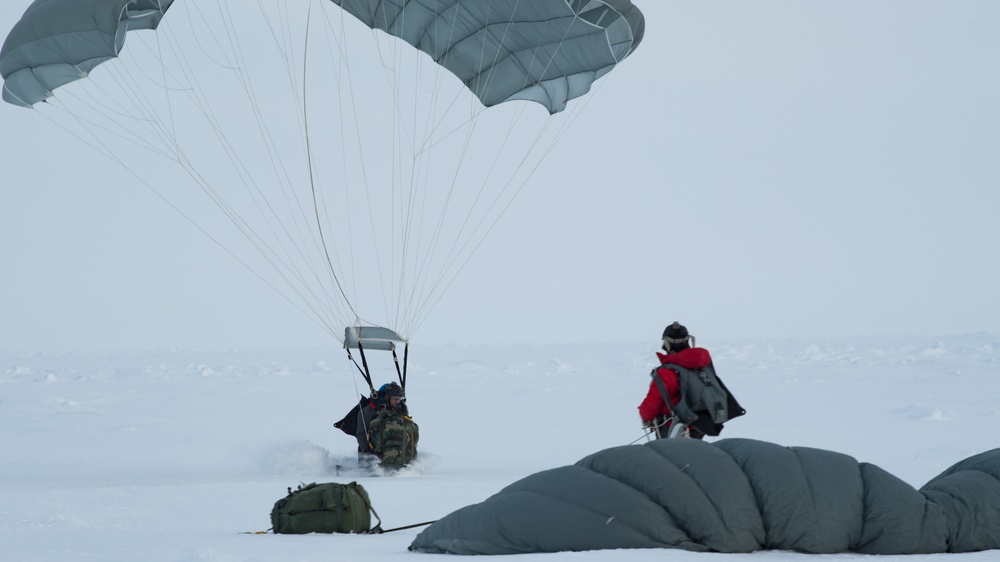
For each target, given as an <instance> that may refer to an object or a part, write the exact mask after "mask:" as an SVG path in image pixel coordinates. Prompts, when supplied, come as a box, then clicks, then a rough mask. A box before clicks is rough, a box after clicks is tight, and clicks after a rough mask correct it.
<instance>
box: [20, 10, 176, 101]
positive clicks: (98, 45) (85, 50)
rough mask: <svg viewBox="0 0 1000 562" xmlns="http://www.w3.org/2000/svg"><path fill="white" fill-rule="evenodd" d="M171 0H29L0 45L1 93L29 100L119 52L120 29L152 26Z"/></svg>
mask: <svg viewBox="0 0 1000 562" xmlns="http://www.w3.org/2000/svg"><path fill="white" fill-rule="evenodd" d="M173 1H174V0H35V1H34V2H32V3H31V5H30V6H28V9H27V10H26V11H25V12H24V15H23V16H21V20H20V21H18V22H17V24H16V25H14V28H13V29H12V30H11V32H10V34H9V35H8V36H7V40H6V41H4V44H3V50H2V51H0V75H2V76H3V78H4V85H3V99H4V101H6V102H9V103H12V104H14V105H23V106H26V107H29V106H32V105H34V104H35V103H37V102H40V101H43V100H45V99H46V98H48V97H50V96H51V95H52V92H53V90H55V89H56V88H58V87H60V86H63V85H65V84H68V83H70V82H73V81H74V80H80V79H81V78H86V77H87V75H88V74H89V73H90V71H91V70H93V69H94V67H96V66H97V65H99V64H101V63H102V62H105V61H107V60H110V59H113V58H115V57H116V56H118V53H119V52H121V50H122V47H123V46H124V44H125V34H126V33H127V32H128V31H130V30H134V29H155V28H156V26H157V25H158V24H159V23H160V20H161V19H162V18H163V14H164V13H165V12H166V11H167V8H169V7H170V5H171V4H172V3H173Z"/></svg>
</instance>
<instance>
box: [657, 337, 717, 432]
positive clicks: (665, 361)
mask: <svg viewBox="0 0 1000 562" xmlns="http://www.w3.org/2000/svg"><path fill="white" fill-rule="evenodd" d="M694 343H695V339H694V336H692V335H690V334H688V330H687V328H685V327H684V326H683V325H682V324H681V323H680V322H674V323H673V324H671V325H669V326H667V328H666V329H665V330H663V351H664V353H659V352H657V354H656V356H657V357H658V358H659V360H660V366H659V367H658V368H657V369H656V376H657V377H658V378H659V379H660V380H661V381H662V382H663V386H664V387H665V388H666V390H667V395H668V396H669V397H670V404H667V403H666V402H665V401H664V400H663V393H662V392H661V391H660V385H658V384H657V383H656V380H655V379H654V380H653V381H651V382H650V383H649V391H648V392H647V393H646V398H645V399H644V400H643V401H642V403H641V404H639V417H640V418H642V424H643V425H644V426H646V427H649V428H652V429H653V430H654V431H655V433H656V435H657V437H665V436H666V435H667V433H668V432H669V430H670V425H671V423H672V420H671V418H670V416H671V409H670V407H671V406H672V405H674V404H676V403H678V402H679V401H680V399H681V396H680V381H679V380H678V378H677V373H676V372H674V371H673V370H671V369H670V365H678V366H681V367H685V368H687V369H691V370H698V369H703V368H705V367H707V366H709V365H710V364H711V363H712V356H711V355H710V354H709V353H708V350H707V349H705V348H702V347H694ZM686 430H687V431H688V432H689V434H690V436H691V437H694V438H696V439H701V438H702V437H704V434H702V433H701V432H700V431H698V430H697V429H695V428H693V427H689V428H686Z"/></svg>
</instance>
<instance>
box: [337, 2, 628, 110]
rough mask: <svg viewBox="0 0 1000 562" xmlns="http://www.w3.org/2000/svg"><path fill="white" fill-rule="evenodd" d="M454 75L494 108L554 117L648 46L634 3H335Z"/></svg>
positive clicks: (485, 103)
mask: <svg viewBox="0 0 1000 562" xmlns="http://www.w3.org/2000/svg"><path fill="white" fill-rule="evenodd" d="M333 2H334V3H335V4H339V5H340V6H341V7H342V8H344V10H346V11H347V12H349V13H351V14H353V15H354V16H355V17H357V18H358V19H359V20H361V21H362V22H364V23H365V25H367V26H368V27H371V28H373V29H380V30H382V31H385V32H386V33H389V34H391V35H394V36H396V37H399V38H401V39H403V40H404V41H406V42H407V43H409V44H410V45H413V46H414V47H416V48H417V49H420V50H421V51H423V52H425V53H427V54H428V55H430V56H431V58H432V59H434V61H435V62H436V63H438V64H440V65H441V66H443V67H445V68H447V69H448V70H450V71H451V72H452V73H453V74H454V75H455V76H457V77H458V78H459V79H460V80H461V81H462V82H463V83H465V85H466V86H467V87H468V88H469V89H470V90H472V91H473V93H475V94H476V96H477V97H478V98H479V100H480V101H481V102H483V105H485V106H487V107H489V106H492V105H496V104H498V103H502V102H505V101H510V100H530V101H534V102H538V103H540V104H542V105H544V106H545V107H546V108H547V109H548V110H549V113H557V112H559V111H562V110H563V109H565V108H566V102H567V101H569V100H571V99H574V98H577V97H580V96H582V95H584V94H586V93H587V92H588V91H589V90H590V85H591V84H592V83H593V82H594V81H595V80H597V79H598V78H600V77H601V76H604V75H605V74H607V73H608V72H609V71H610V70H611V69H612V68H614V66H615V65H616V64H618V63H619V62H621V61H622V60H624V59H625V57H627V56H628V55H629V54H630V53H631V52H632V51H633V50H635V48H636V47H637V46H638V45H639V42H640V41H641V40H642V35H643V30H644V26H645V20H644V18H643V16H642V13H641V12H640V11H639V9H638V8H636V7H635V6H633V5H632V2H631V0H587V1H580V0H531V1H530V2H525V1H524V0H487V1H479V2H462V1H461V0H436V1H435V2H427V1H426V0H382V1H378V2H373V1H372V0H333Z"/></svg>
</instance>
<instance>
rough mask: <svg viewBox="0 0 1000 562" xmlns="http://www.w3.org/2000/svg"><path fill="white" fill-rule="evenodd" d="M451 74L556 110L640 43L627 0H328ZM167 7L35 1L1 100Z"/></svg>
mask: <svg viewBox="0 0 1000 562" xmlns="http://www.w3.org/2000/svg"><path fill="white" fill-rule="evenodd" d="M332 1H333V3H334V4H337V5H339V6H340V7H341V8H343V9H344V10H345V11H346V12H348V13H350V14H351V15H353V16H355V17H356V18H358V19H359V20H361V22H363V23H364V24H366V25H368V26H369V27H371V28H372V29H378V30H381V31H384V32H386V33H389V34H391V35H394V36H396V37H399V38H400V39H402V40H404V41H406V42H408V43H410V44H411V45H413V46H414V47H416V48H417V49H420V50H421V51H423V52H425V53H427V54H428V55H430V56H431V57H432V58H433V59H434V61H435V62H437V63H438V64H440V65H441V66H443V67H444V68H446V69H448V70H449V71H451V72H452V73H453V74H454V75H455V76H457V77H458V78H459V79H460V80H462V82H463V83H465V85H466V86H467V87H468V88H469V89H470V90H472V92H473V93H475V95H476V96H477V97H478V98H479V99H480V101H482V103H483V105H485V106H487V107H489V106H492V105H496V104H498V103H502V102H505V101H510V100H529V101H534V102H537V103H540V104H542V105H544V106H545V108H546V109H548V111H549V113H557V112H559V111H562V110H563V109H565V107H566V102H567V101H569V100H572V99H574V98H577V97H580V96H582V95H584V94H585V93H587V92H588V91H589V90H590V86H591V84H592V83H593V82H594V81H595V80H597V79H598V78H600V77H601V76H604V75H605V74H607V73H608V72H610V71H611V69H612V68H614V66H615V65H616V64H618V63H619V62H621V61H622V60H624V59H625V57H627V56H628V55H629V54H630V53H631V52H632V51H633V50H635V48H636V47H637V46H638V45H639V42H640V41H641V40H642V35H643V30H644V25H645V23H644V21H645V20H644V18H643V16H642V13H641V12H640V11H639V9H638V8H636V7H635V6H633V5H632V2H631V0H586V1H580V0H531V1H530V2H525V1H524V0H478V1H476V2H462V1H461V0H435V1H434V2H427V1H426V0H332ZM172 3H173V0H35V2H33V3H32V4H31V5H30V6H29V7H28V9H27V11H25V13H24V15H23V16H22V17H21V20H20V21H19V22H18V23H17V24H16V25H15V27H14V28H13V29H12V30H11V32H10V35H9V36H8V37H7V40H6V41H5V42H4V45H3V50H2V51H0V75H2V76H3V78H4V87H3V99H4V100H5V101H7V102H9V103H13V104H16V105H23V106H31V105H34V104H35V103H37V102H39V101H43V100H45V99H46V98H48V97H50V96H52V95H53V91H54V90H55V89H56V88H58V87H60V86H63V85H65V84H68V83H69V82H72V81H74V80H79V79H81V78H85V77H87V75H88V74H89V73H90V71H91V70H93V69H94V67H96V66H97V65H99V64H101V63H103V62H105V61H107V60H109V59H112V58H115V57H116V56H118V54H119V53H120V52H121V50H122V47H123V46H124V43H125V36H126V33H127V32H129V31H132V30H135V29H155V28H156V27H157V25H158V24H159V23H160V20H161V18H162V17H163V16H164V13H165V12H166V11H167V9H168V8H169V7H170V5H171V4H172Z"/></svg>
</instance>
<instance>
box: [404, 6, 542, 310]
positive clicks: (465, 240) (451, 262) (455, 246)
mask: <svg viewBox="0 0 1000 562" xmlns="http://www.w3.org/2000/svg"><path fill="white" fill-rule="evenodd" d="M519 4H520V0H519V1H518V3H517V4H515V6H514V8H513V12H512V13H514V12H516V10H517V6H518V5H519ZM453 21H455V20H453ZM513 23H514V22H513V19H509V20H508V21H507V24H506V26H505V27H504V32H503V35H502V36H501V38H500V39H499V43H501V44H502V43H503V42H504V39H505V38H506V37H507V35H508V34H509V33H510V30H511V27H512V25H513ZM452 31H454V28H453V29H452ZM485 48H486V42H485V41H484V42H483V48H482V50H481V51H480V61H479V67H480V68H490V69H492V68H494V67H495V65H496V64H497V63H498V61H499V58H500V56H501V54H502V50H499V49H498V50H497V53H496V54H495V55H494V58H493V60H492V61H491V63H490V64H489V65H486V63H485V55H486V52H485ZM494 75H495V73H494V72H489V73H487V74H486V85H485V87H486V88H488V87H489V85H490V84H491V83H492V80H493V77H494ZM480 76H482V74H480ZM483 109H485V108H482V109H480V110H479V111H478V112H476V113H475V114H474V115H473V117H471V118H470V121H469V123H470V124H469V128H468V133H467V136H466V141H465V145H464V149H463V152H462V156H461V159H460V162H459V167H458V168H457V169H456V170H455V175H454V177H453V178H452V185H451V188H450V191H449V200H450V196H451V192H452V190H454V188H455V185H456V182H457V179H458V173H459V171H460V168H461V166H462V165H463V164H464V162H465V157H466V154H467V150H468V147H469V144H470V142H471V139H472V135H473V134H474V132H475V126H476V124H477V122H478V119H479V115H480V114H481V113H482V110H483ZM522 114H523V109H521V110H518V111H517V112H516V113H515V117H514V118H513V119H512V122H511V124H510V125H509V126H508V131H507V136H506V137H505V139H504V142H503V143H502V144H501V147H500V149H499V150H497V151H496V153H495V156H494V158H493V163H492V164H491V166H490V168H489V171H488V173H487V174H486V175H485V177H484V179H483V181H482V182H481V183H480V186H479V189H478V191H477V193H476V197H475V199H474V201H473V204H472V207H471V209H470V211H469V212H468V213H467V214H466V217H465V220H464V221H463V223H462V225H461V228H460V229H459V231H458V235H457V236H456V237H455V238H454V240H453V242H452V245H451V248H450V250H449V252H448V253H447V255H446V258H445V260H444V261H445V264H446V265H445V267H444V268H442V269H441V270H440V273H439V274H438V276H437V278H436V279H435V280H434V281H433V282H432V283H431V287H432V288H431V289H430V290H428V291H426V292H425V293H424V294H425V295H426V296H425V297H424V298H423V299H422V300H421V302H420V304H419V305H417V307H416V310H415V312H414V318H415V319H414V322H415V323H416V324H417V325H419V323H422V319H421V318H422V317H426V316H425V315H424V314H422V313H421V311H422V310H424V307H425V306H427V305H428V303H430V302H431V299H432V298H433V297H434V295H435V294H437V298H435V299H434V300H433V303H434V304H436V303H437V302H438V301H439V300H440V298H441V297H442V296H443V293H444V292H446V291H447V289H448V287H450V286H451V284H452V283H453V282H454V280H455V279H456V278H457V277H458V273H460V272H461V270H462V269H463V268H464V266H465V264H467V263H468V261H469V260H470V259H471V257H472V255H473V254H474V253H475V251H476V250H477V249H478V248H479V247H480V246H481V244H482V243H483V242H484V241H485V239H486V236H487V235H488V234H489V232H490V231H491V230H492V228H493V226H494V225H496V223H497V222H498V221H499V220H500V217H501V216H502V214H503V212H501V213H500V214H499V215H497V216H496V217H495V218H494V219H493V222H492V224H491V225H490V226H489V228H487V229H486V231H485V232H482V229H483V224H484V223H485V221H486V220H487V219H488V217H490V216H491V214H493V212H494V209H495V208H496V206H497V203H498V201H500V200H501V199H502V198H503V197H504V195H505V193H506V192H507V191H508V189H509V187H510V183H511V182H512V181H513V179H514V177H515V176H516V175H517V173H518V172H519V170H520V169H521V166H522V165H523V163H524V161H525V160H526V159H527V157H528V155H530V154H531V153H532V151H531V150H530V149H529V150H527V151H525V153H524V155H523V157H522V161H521V165H519V166H518V168H517V169H515V170H514V171H513V172H512V173H511V175H510V177H509V178H508V180H507V182H506V183H505V185H504V187H503V188H502V189H501V190H500V192H499V193H497V194H496V195H495V197H494V200H493V201H492V202H491V203H490V204H489V205H488V206H487V208H486V209H485V211H484V212H483V214H482V216H481V218H480V219H479V221H478V222H477V223H476V225H475V226H474V227H472V228H471V229H470V228H469V225H470V221H472V216H473V212H474V211H475V210H476V209H477V208H480V207H479V203H480V200H481V199H483V197H484V196H485V194H486V187H487V184H488V182H489V178H491V177H493V175H494V172H495V170H496V167H497V165H498V163H499V161H500V158H501V156H502V155H503V153H504V148H505V147H506V146H507V145H508V142H509V141H510V139H511V135H510V133H511V131H512V130H513V129H514V124H515V123H516V121H517V119H518V116H520V115H522ZM547 126H548V125H547V124H546V127H545V128H543V129H542V130H541V131H539V133H538V135H537V137H536V143H537V140H538V139H539V138H541V137H542V135H544V133H545V129H546V128H547ZM534 144H535V143H533V145H534ZM533 145H532V146H533ZM529 177H530V176H529ZM528 179H529V178H525V179H524V180H523V181H522V184H521V185H522V187H523V185H525V184H526V183H527V181H528ZM518 191H519V190H518ZM515 195H516V193H515ZM512 200H513V198H511V199H510V200H509V201H508V203H507V205H506V206H505V207H504V211H505V210H506V208H507V207H509V205H510V202H511V201H512ZM446 210H447V209H446ZM444 219H445V216H444V213H442V215H441V216H440V217H439V223H438V224H439V227H440V226H442V225H443V223H444ZM439 232H440V231H438V234H439ZM466 232H468V234H467V235H466V234H463V233H466ZM480 232H482V234H481V235H480V236H479V237H478V241H476V240H477V233H480ZM437 239H438V237H437V235H436V236H435V244H434V246H435V247H436V241H437ZM474 241H475V243H474V245H473V247H472V250H471V252H470V253H468V254H464V255H465V256H466V257H465V259H464V260H463V261H462V262H461V265H460V266H458V268H457V270H455V264H456V262H457V261H458V260H459V259H460V258H461V256H462V255H463V253H464V252H466V250H468V248H469V245H470V244H472V243H473V242H474ZM449 275H451V277H450V281H448V282H447V283H446V284H444V285H443V286H442V284H443V283H445V280H446V279H448V278H449ZM425 281H426V280H425ZM439 289H441V290H440V291H439ZM432 308H433V304H432V305H430V307H429V308H427V309H426V313H427V314H429V312H430V310H431V309H432Z"/></svg>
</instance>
